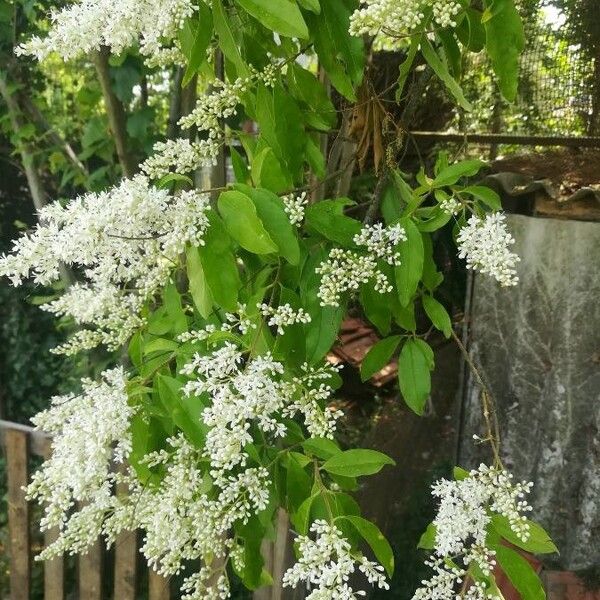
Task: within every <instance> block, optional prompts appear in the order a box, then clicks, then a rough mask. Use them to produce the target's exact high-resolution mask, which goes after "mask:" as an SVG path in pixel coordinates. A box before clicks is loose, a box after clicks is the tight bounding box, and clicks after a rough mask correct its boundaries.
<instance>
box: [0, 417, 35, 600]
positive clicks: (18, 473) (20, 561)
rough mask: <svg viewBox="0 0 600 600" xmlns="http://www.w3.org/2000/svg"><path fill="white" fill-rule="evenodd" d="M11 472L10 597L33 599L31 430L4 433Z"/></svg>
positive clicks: (9, 476) (9, 526)
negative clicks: (27, 494) (27, 493)
mask: <svg viewBox="0 0 600 600" xmlns="http://www.w3.org/2000/svg"><path fill="white" fill-rule="evenodd" d="M4 445H5V447H6V467H7V475H8V535H9V540H10V559H11V560H10V597H11V600H29V589H30V582H31V558H30V552H29V548H30V536H29V507H28V505H27V501H26V500H25V492H24V491H23V486H25V485H27V476H28V469H27V457H28V452H27V433H26V432H24V431H19V430H17V429H8V430H6V431H5V434H4Z"/></svg>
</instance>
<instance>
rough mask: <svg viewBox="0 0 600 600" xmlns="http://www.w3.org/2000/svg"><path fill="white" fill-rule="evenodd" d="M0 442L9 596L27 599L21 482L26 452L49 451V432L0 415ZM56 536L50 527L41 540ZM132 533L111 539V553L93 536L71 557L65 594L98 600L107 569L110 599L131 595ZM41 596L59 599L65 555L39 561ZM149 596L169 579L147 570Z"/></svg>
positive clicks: (28, 545)
mask: <svg viewBox="0 0 600 600" xmlns="http://www.w3.org/2000/svg"><path fill="white" fill-rule="evenodd" d="M0 446H2V447H3V449H4V456H5V457H6V473H7V480H8V532H9V556H10V598H11V600H29V598H30V594H31V561H32V539H31V533H30V509H29V505H28V502H27V500H26V499H25V492H24V491H23V486H25V485H26V484H27V482H28V478H29V464H30V459H31V457H32V456H41V457H45V456H47V455H48V453H49V451H50V440H49V438H48V437H47V436H46V435H44V434H43V433H40V432H38V431H35V430H34V429H32V428H31V427H27V426H25V425H19V424H16V423H10V422H8V421H2V420H0ZM55 538H56V532H55V531H48V532H46V534H45V543H46V544H49V543H51V542H52V541H53V540H54V539H55ZM137 542H138V540H137V536H135V535H132V534H124V535H123V536H122V538H121V539H118V540H117V542H116V544H115V549H114V554H111V555H109V554H107V552H106V551H105V548H104V547H103V545H102V543H101V542H100V541H98V542H97V543H96V544H94V545H93V546H92V547H91V548H90V550H89V552H88V553H87V554H86V555H84V556H80V557H78V558H77V559H76V561H77V581H76V588H77V590H76V592H75V594H73V595H71V594H69V597H71V598H72V597H75V598H79V599H81V600H102V597H103V596H102V590H103V587H104V588H106V584H105V583H104V578H105V576H106V574H107V573H109V572H110V573H113V574H114V576H113V581H112V582H111V585H110V587H112V592H111V596H112V597H113V598H114V599H115V600H134V599H135V598H136V594H137V590H138V587H139V586H140V585H141V583H142V582H141V576H142V574H141V573H138V569H137V564H138V554H139V552H138V545H137ZM108 556H114V568H113V569H109V568H108V567H109V566H110V565H107V564H106V562H107V558H108ZM43 569H44V598H46V599H47V600H62V599H63V598H65V593H66V591H67V590H66V579H65V561H64V559H63V558H62V557H56V558H54V559H52V560H50V561H47V562H45V563H44V564H43ZM148 598H149V600H169V599H170V593H169V583H168V581H167V580H166V579H164V578H163V577H160V576H158V575H156V574H155V573H154V572H153V571H150V572H149V574H148Z"/></svg>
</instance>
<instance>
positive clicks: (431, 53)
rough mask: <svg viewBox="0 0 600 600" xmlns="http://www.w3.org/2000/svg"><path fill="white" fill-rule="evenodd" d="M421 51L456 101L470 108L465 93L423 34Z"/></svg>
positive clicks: (463, 106) (467, 108) (465, 107)
mask: <svg viewBox="0 0 600 600" xmlns="http://www.w3.org/2000/svg"><path fill="white" fill-rule="evenodd" d="M421 53H422V54H423V58H425V60H426V61H427V62H428V63H429V66H430V67H431V68H432V70H433V72H434V73H435V74H436V75H437V76H438V77H439V78H440V79H441V80H442V82H443V83H444V85H445V86H446V87H447V88H448V91H449V92H450V93H451V94H452V95H453V96H454V97H455V98H456V101H457V102H458V104H459V105H460V106H462V108H464V109H465V110H472V108H473V107H472V106H471V104H470V102H469V101H468V100H467V99H466V98H465V95H464V93H463V91H462V89H461V87H460V85H458V83H457V82H456V80H455V79H454V77H452V75H450V73H449V72H448V69H447V68H446V65H445V64H444V63H443V62H442V60H441V58H440V57H439V56H438V54H437V52H436V51H435V50H434V48H433V46H432V45H431V42H430V41H429V40H428V39H427V38H426V37H425V36H423V38H422V39H421Z"/></svg>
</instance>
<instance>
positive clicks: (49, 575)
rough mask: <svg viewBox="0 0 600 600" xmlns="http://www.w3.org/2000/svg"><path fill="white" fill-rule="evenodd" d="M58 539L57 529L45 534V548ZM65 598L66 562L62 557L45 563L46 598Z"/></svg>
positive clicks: (61, 599) (59, 599) (57, 599)
mask: <svg viewBox="0 0 600 600" xmlns="http://www.w3.org/2000/svg"><path fill="white" fill-rule="evenodd" d="M57 537H58V530H57V529H50V530H49V531H46V532H45V533H44V546H49V545H50V544H51V543H52V542H54V540H56V538H57ZM64 597H65V561H64V558H63V557H62V555H59V556H55V557H54V558H52V559H50V560H46V561H44V598H48V599H50V598H51V599H52V600H54V599H55V598H56V600H63V598H64Z"/></svg>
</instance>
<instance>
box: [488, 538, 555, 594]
mask: <svg viewBox="0 0 600 600" xmlns="http://www.w3.org/2000/svg"><path fill="white" fill-rule="evenodd" d="M494 550H495V551H496V560H497V561H498V564H499V565H500V567H501V568H502V570H503V571H504V572H505V573H506V576H507V577H508V579H509V580H510V582H511V583H512V584H513V585H514V586H515V589H516V590H517V591H518V592H519V594H520V595H521V598H522V599H523V600H545V598H546V593H545V592H544V588H543V587H542V582H541V581H540V578H539V577H538V575H537V573H536V572H535V571H534V570H533V567H532V566H531V564H530V563H529V562H528V561H527V560H526V559H525V558H523V557H522V556H521V555H520V554H519V553H518V552H515V551H514V550H512V549H511V548H508V547H506V546H503V545H501V544H500V545H498V546H495V548H494Z"/></svg>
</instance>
